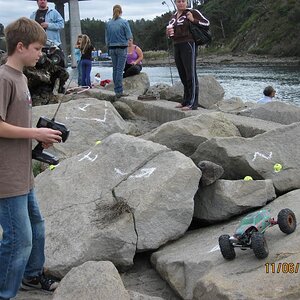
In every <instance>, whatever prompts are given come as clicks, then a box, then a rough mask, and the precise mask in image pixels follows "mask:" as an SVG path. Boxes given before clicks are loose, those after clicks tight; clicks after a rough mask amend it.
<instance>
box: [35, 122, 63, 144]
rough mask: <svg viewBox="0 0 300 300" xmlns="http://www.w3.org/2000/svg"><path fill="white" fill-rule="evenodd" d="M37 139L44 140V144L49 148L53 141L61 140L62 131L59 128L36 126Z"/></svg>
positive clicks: (58, 141)
mask: <svg viewBox="0 0 300 300" xmlns="http://www.w3.org/2000/svg"><path fill="white" fill-rule="evenodd" d="M35 139H36V140H37V141H39V142H42V143H43V145H45V146H46V147H44V148H48V147H50V146H51V145H52V144H53V143H60V142H61V132H60V131H59V130H53V129H51V128H44V127H42V128H36V137H35Z"/></svg>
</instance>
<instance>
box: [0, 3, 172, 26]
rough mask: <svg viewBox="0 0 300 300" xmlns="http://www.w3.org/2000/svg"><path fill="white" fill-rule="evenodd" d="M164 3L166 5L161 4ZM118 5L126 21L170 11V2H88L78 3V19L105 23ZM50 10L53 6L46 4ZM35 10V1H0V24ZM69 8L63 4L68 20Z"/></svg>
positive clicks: (27, 14)
mask: <svg viewBox="0 0 300 300" xmlns="http://www.w3.org/2000/svg"><path fill="white" fill-rule="evenodd" d="M163 2H165V3H166V4H162V3H163ZM115 4H120V5H121V6H122V9H123V18H125V19H127V20H139V19H142V18H144V19H145V20H152V19H154V18H155V17H156V16H160V15H162V14H163V13H166V12H168V11H169V8H170V9H171V10H172V9H173V5H172V3H171V1H170V0H165V1H163V0H115V1H112V0H89V1H79V10H80V18H81V19H86V18H90V19H92V18H95V19H96V20H101V21H107V20H108V19H109V18H111V16H112V7H113V6H114V5H115ZM48 6H49V7H50V8H54V4H53V3H50V2H48ZM36 9H37V4H36V1H28V0H0V23H2V24H3V25H4V26H6V25H8V24H9V23H10V22H12V21H14V20H15V19H17V18H19V17H24V16H25V17H29V16H30V14H31V13H32V12H33V11H34V10H36ZM68 10H69V6H68V4H65V18H66V20H68V16H69V13H68Z"/></svg>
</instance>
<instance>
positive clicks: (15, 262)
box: [0, 18, 61, 300]
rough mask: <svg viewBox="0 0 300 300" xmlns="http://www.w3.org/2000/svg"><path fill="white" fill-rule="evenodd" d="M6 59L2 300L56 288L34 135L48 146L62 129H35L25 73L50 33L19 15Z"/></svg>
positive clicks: (1, 88) (2, 81)
mask: <svg viewBox="0 0 300 300" xmlns="http://www.w3.org/2000/svg"><path fill="white" fill-rule="evenodd" d="M5 38H6V46H7V55H8V58H7V62H6V64H4V65H2V66H1V67H0V149H1V151H0V164H1V168H0V226H1V227H2V230H3V235H2V240H1V241H0V300H8V299H10V298H13V297H15V296H16V294H17V292H18V290H19V288H20V286H21V287H22V288H23V289H26V290H29V289H43V290H47V291H53V290H54V289H56V287H57V286H58V283H57V282H56V281H53V280H52V279H50V278H48V277H47V276H45V274H44V273H43V267H44V263H45V254H44V246H45V225H44V218H43V217H42V215H41V212H40V209H39V206H38V202H37V199H36V196H35V192H34V187H33V173H32V139H35V140H37V141H39V142H41V143H42V145H43V147H44V148H48V147H49V146H51V145H52V144H53V143H58V142H60V141H61V132H60V131H59V130H53V129H50V128H32V126H31V113H32V100H31V96H30V92H29V89H28V86H27V78H26V76H25V75H24V74H23V68H24V67H34V66H35V64H36V62H37V61H38V60H39V58H40V56H41V49H42V47H43V45H44V44H45V42H46V40H47V37H46V33H45V31H44V30H43V29H42V27H41V26H40V25H38V24H37V23H36V22H35V21H33V20H30V19H28V18H20V19H18V20H16V21H15V22H13V23H11V24H9V25H8V26H7V27H6V29H5Z"/></svg>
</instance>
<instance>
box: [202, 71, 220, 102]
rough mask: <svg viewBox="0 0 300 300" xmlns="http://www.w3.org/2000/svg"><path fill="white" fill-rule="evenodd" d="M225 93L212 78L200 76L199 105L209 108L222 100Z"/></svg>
mask: <svg viewBox="0 0 300 300" xmlns="http://www.w3.org/2000/svg"><path fill="white" fill-rule="evenodd" d="M224 95H225V91H224V89H223V87H222V86H221V84H220V83H219V82H218V81H217V80H216V79H215V78H214V77H213V76H201V77H200V78H199V105H200V106H202V107H204V108H211V107H212V106H213V105H214V104H216V103H218V102H219V101H221V100H222V99H223V97H224Z"/></svg>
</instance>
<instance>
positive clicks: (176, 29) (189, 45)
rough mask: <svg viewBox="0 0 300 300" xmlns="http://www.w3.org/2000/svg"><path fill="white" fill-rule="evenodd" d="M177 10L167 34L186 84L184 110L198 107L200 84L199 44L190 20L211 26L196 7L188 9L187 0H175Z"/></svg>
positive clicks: (181, 104) (180, 106)
mask: <svg viewBox="0 0 300 300" xmlns="http://www.w3.org/2000/svg"><path fill="white" fill-rule="evenodd" d="M175 4H176V7H177V11H176V12H175V14H173V15H172V17H171V20H170V21H169V25H168V26H167V30H166V33H167V36H168V37H169V38H171V39H172V40H173V42H174V57H175V64H176V67H177V70H178V73H179V77H180V80H181V82H182V84H183V86H184V94H183V99H182V102H181V103H180V104H179V105H176V107H177V108H181V109H182V110H191V109H192V110H195V109H198V93H199V84H198V77H197V70H196V58H197V45H196V44H195V41H194V39H193V36H192V33H191V31H190V22H192V23H197V24H200V25H203V26H209V21H208V20H207V19H206V18H205V17H204V16H203V15H202V14H201V13H200V12H199V11H198V10H196V9H187V0H176V1H175Z"/></svg>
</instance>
